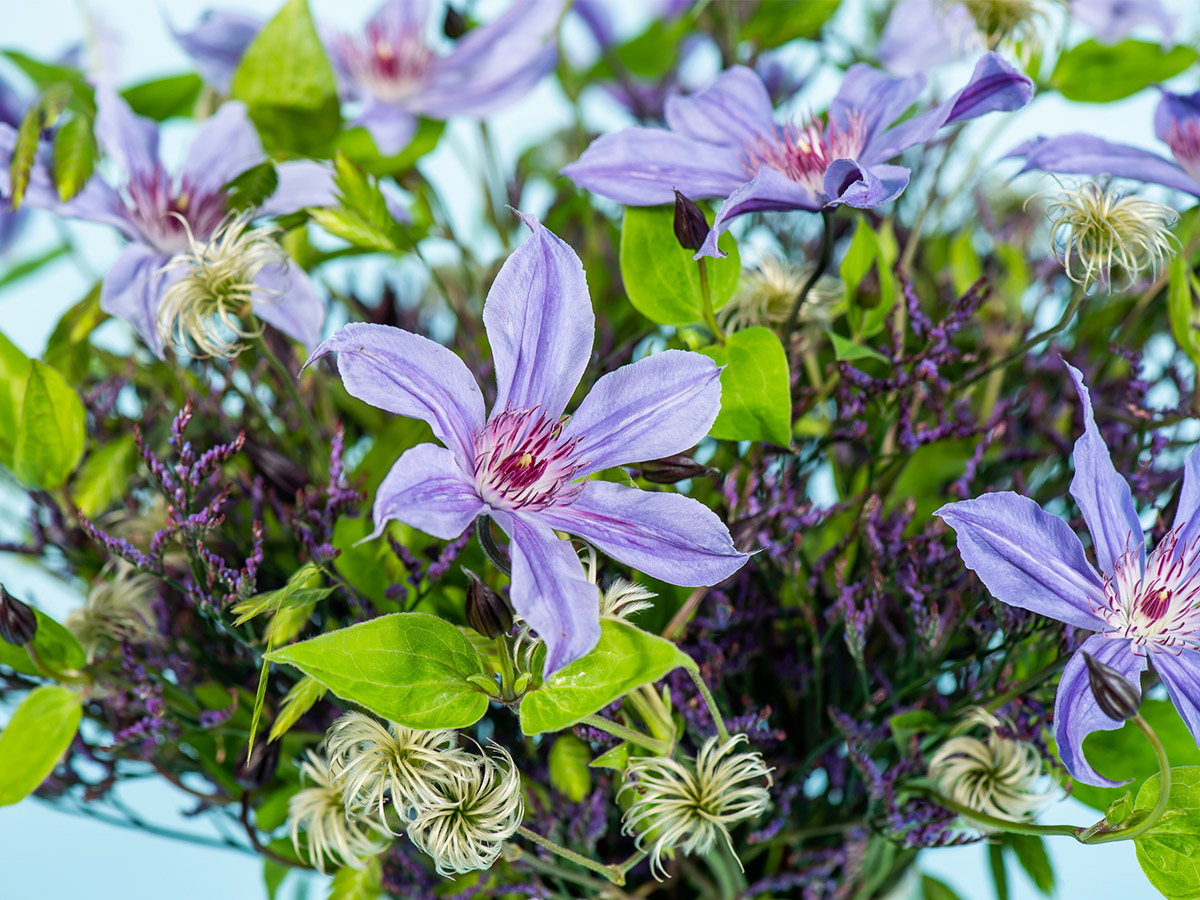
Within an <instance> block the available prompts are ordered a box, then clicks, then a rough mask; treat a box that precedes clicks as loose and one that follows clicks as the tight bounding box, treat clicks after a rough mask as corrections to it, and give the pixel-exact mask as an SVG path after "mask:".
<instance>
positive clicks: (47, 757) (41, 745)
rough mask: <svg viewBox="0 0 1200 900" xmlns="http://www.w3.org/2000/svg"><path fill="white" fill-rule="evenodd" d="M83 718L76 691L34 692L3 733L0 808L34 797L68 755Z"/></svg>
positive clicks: (45, 689)
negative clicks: (68, 748)
mask: <svg viewBox="0 0 1200 900" xmlns="http://www.w3.org/2000/svg"><path fill="white" fill-rule="evenodd" d="M82 715H83V707H82V706H80V703H79V697H78V696H77V695H76V694H75V692H74V691H70V690H68V689H67V688H65V687H61V686H59V685H57V684H46V685H42V686H41V687H38V688H34V689H33V690H32V691H31V692H30V694H29V696H28V697H26V698H25V700H24V702H23V703H22V704H21V705H20V706H18V707H17V711H16V712H14V713H13V716H12V718H11V719H9V720H8V724H7V725H5V726H4V731H3V732H2V733H0V806H11V805H12V804H13V803H16V802H18V801H19V800H23V799H25V797H27V796H28V795H29V794H31V793H33V791H35V790H36V789H37V787H38V785H40V784H41V783H42V782H43V781H45V780H46V777H47V776H48V775H49V774H50V773H51V772H53V771H54V767H55V766H56V765H58V761H59V760H60V759H62V755H63V754H64V753H66V752H67V747H69V746H70V745H71V740H72V739H73V738H74V737H75V732H76V731H77V730H78V729H79V719H80V717H81V716H82Z"/></svg>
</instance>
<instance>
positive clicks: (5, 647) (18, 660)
mask: <svg viewBox="0 0 1200 900" xmlns="http://www.w3.org/2000/svg"><path fill="white" fill-rule="evenodd" d="M33 613H34V615H35V616H37V623H38V624H37V634H36V635H35V636H34V638H33V649H34V650H35V651H36V652H37V655H38V659H40V660H41V661H42V664H43V665H45V666H46V668H47V669H49V670H50V671H51V672H64V673H65V672H78V671H79V670H80V669H82V668H83V667H84V666H85V665H87V655H86V654H85V653H84V652H83V647H82V646H80V644H79V641H78V640H76V638H75V635H73V634H72V633H71V632H70V631H68V630H67V629H66V627H64V626H62V625H60V624H59V623H58V622H56V621H54V620H53V619H52V618H50V617H49V616H48V615H46V614H45V613H44V612H42V611H41V610H40V609H35V610H34V611H33ZM0 665H3V666H8V667H9V668H10V669H14V670H15V671H17V672H20V673H22V674H24V675H40V674H41V673H40V672H39V671H38V669H37V667H36V666H35V665H34V664H33V661H32V660H31V659H30V658H29V652H28V651H27V650H26V649H25V648H24V647H14V646H13V645H12V644H9V643H7V642H5V641H0Z"/></svg>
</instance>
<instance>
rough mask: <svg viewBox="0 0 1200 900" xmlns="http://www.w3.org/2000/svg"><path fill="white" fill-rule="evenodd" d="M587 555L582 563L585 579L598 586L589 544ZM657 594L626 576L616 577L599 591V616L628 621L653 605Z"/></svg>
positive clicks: (617, 620)
mask: <svg viewBox="0 0 1200 900" xmlns="http://www.w3.org/2000/svg"><path fill="white" fill-rule="evenodd" d="M587 556H588V558H587V562H586V563H585V564H584V569H585V570H586V572H587V579H588V581H590V582H591V583H592V584H596V585H597V586H598V578H599V571H598V565H597V559H596V551H595V549H593V548H592V547H590V546H589V547H588V548H587ZM657 596H658V594H655V593H652V592H651V591H648V590H646V589H645V588H644V587H642V586H641V585H640V584H635V583H634V582H632V581H630V580H629V579H628V578H618V579H616V580H615V581H613V583H612V584H610V585H609V586H608V588H607V589H605V590H602V591H600V618H602V619H610V620H611V621H613V622H628V621H629V617H630V616H632V615H634V614H635V613H640V612H641V611H642V610H644V609H650V608H651V607H652V606H654V604H653V603H651V602H650V601H651V600H653V599H654V598H655V597H657Z"/></svg>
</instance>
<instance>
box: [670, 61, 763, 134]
mask: <svg viewBox="0 0 1200 900" xmlns="http://www.w3.org/2000/svg"><path fill="white" fill-rule="evenodd" d="M666 119H667V125H668V126H670V128H671V130H672V131H674V132H676V133H678V134H681V135H683V136H684V137H689V138H693V139H694V140H697V141H704V142H705V143H709V144H727V145H730V146H733V147H736V148H738V149H739V150H740V149H741V148H742V147H743V146H745V145H746V143H747V142H752V141H755V140H757V139H758V138H760V137H767V138H773V137H774V135H775V113H774V110H773V109H772V108H771V96H770V95H769V94H768V93H767V89H766V87H765V86H764V85H763V83H762V79H761V78H759V77H758V73H757V72H755V71H754V70H753V69H747V68H746V67H745V66H731V67H730V68H728V69H726V70H725V71H724V72H722V73H721V75H720V76H719V77H718V78H717V80H716V81H715V82H713V83H712V84H711V85H710V86H709V87H707V88H705V89H704V90H702V91H700V92H699V93H696V94H691V95H689V96H674V97H668V98H667V101H666Z"/></svg>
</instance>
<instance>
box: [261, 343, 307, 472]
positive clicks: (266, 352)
mask: <svg viewBox="0 0 1200 900" xmlns="http://www.w3.org/2000/svg"><path fill="white" fill-rule="evenodd" d="M258 347H259V350H260V351H261V352H262V355H263V356H265V357H266V358H267V361H268V362H270V364H271V366H272V368H274V369H275V371H276V373H277V374H278V375H279V380H280V381H282V382H283V383H284V385H285V386H286V387H287V391H288V393H289V394H290V395H291V397H292V401H293V402H294V403H295V404H296V408H297V409H299V410H300V416H301V418H303V419H304V427H305V428H306V429H307V431H308V439H309V442H310V443H311V444H312V448H313V450H314V452H316V453H317V454H318V456H319V455H320V454H321V453H322V447H321V431H320V429H318V428H317V423H316V422H315V421H313V417H312V413H311V412H309V411H308V405H307V404H306V403H305V402H304V398H303V397H301V396H300V390H299V388H297V387H296V377H297V376H294V375H292V373H291V372H289V371H288V370H287V367H286V366H285V365H284V364H283V363H282V362H281V361H280V359H279V357H278V356H276V355H275V351H274V350H272V349H271V344H270V342H269V341H268V340H267V338H266V335H263V336H261V337H260V338H259V340H258Z"/></svg>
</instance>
